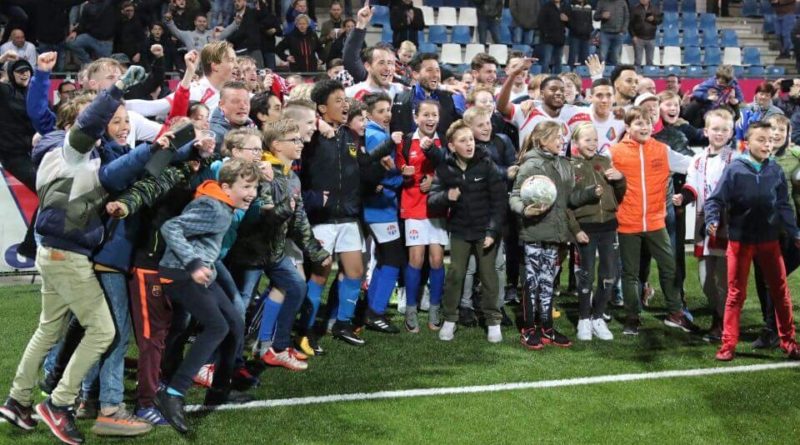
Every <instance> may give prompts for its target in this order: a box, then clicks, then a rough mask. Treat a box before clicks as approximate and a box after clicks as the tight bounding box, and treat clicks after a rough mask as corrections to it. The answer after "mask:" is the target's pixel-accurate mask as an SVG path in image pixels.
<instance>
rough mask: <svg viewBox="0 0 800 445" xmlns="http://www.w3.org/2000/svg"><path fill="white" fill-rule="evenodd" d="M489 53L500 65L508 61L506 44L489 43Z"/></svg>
mask: <svg viewBox="0 0 800 445" xmlns="http://www.w3.org/2000/svg"><path fill="white" fill-rule="evenodd" d="M489 55H490V56H492V57H494V58H495V59H497V62H498V63H499V64H500V65H505V64H506V62H508V45H502V44H499V45H498V44H494V45H489Z"/></svg>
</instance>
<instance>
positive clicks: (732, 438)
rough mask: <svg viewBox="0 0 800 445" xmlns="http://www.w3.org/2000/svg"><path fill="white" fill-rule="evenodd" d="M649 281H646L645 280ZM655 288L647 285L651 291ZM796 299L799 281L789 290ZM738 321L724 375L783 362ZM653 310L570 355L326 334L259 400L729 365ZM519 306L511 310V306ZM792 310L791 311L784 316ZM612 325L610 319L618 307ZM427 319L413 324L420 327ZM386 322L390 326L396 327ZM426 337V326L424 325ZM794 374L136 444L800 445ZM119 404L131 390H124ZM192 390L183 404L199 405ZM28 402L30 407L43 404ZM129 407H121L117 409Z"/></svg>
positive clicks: (154, 436) (377, 407) (2, 364)
mask: <svg viewBox="0 0 800 445" xmlns="http://www.w3.org/2000/svg"><path fill="white" fill-rule="evenodd" d="M687 263H688V264H687V267H688V270H689V271H690V273H689V275H690V277H689V278H688V279H687V281H686V289H687V295H688V298H689V305H690V307H691V308H693V309H694V310H693V314H694V315H695V321H696V323H698V324H699V325H700V326H702V327H708V326H709V324H710V315H709V313H708V311H707V310H705V309H704V308H705V306H706V302H705V297H703V295H702V293H701V292H700V290H699V285H698V283H697V279H696V274H695V270H696V269H695V267H696V265H695V262H694V261H693V260H692V259H688V261H687ZM652 278H656V277H655V274H653V277H652ZM653 282H657V281H656V280H653ZM790 289H792V291H793V292H794V297H795V298H797V297H798V294H800V278H798V276H797V274H795V276H793V277H792V279H791V280H790ZM748 295H749V296H750V298H748V301H747V304H746V306H745V311H744V314H743V317H742V326H743V335H742V340H741V342H740V344H739V348H738V351H739V354H738V355H737V359H736V360H735V361H734V362H733V365H747V364H760V363H772V362H776V361H782V360H784V358H783V354H782V353H781V352H780V351H778V350H775V351H766V352H760V351H753V350H752V349H751V348H750V346H749V342H750V341H751V340H753V339H754V338H755V337H756V335H757V334H758V330H759V329H760V327H761V313H760V309H759V306H758V299H757V297H756V294H755V290H754V289H753V286H752V285H751V286H750V290H749V292H748ZM37 297H38V289H37V288H36V287H34V286H18V287H7V288H0V313H2V314H3V321H4V323H2V324H0V338H3V339H4V341H3V346H4V348H2V350H1V351H0V376H1V377H0V394H6V393H7V392H8V387H9V385H10V383H11V380H12V378H13V375H14V371H15V369H16V365H17V363H18V361H19V359H20V356H21V353H22V350H23V349H24V347H25V344H26V343H27V341H28V339H29V337H30V335H31V334H32V333H33V331H34V330H35V327H36V320H37V316H38V312H39V300H38V298H37ZM556 303H557V306H559V307H560V308H561V310H562V312H563V313H564V315H563V316H562V317H561V318H560V319H558V320H556V326H557V328H559V329H560V330H561V331H562V332H564V333H565V334H567V335H568V336H570V338H572V339H573V340H574V335H575V328H574V324H575V322H576V317H577V301H576V299H575V298H574V297H569V296H567V297H560V298H559V299H557V301H556ZM662 304H663V299H662V298H661V297H660V293H659V294H657V297H656V299H655V301H654V305H655V307H654V308H653V309H651V310H650V311H648V312H646V313H645V314H644V316H643V321H644V325H643V329H642V330H641V333H640V335H639V337H636V338H630V337H624V336H623V335H622V332H621V330H622V326H621V324H620V323H619V321H614V322H612V323H611V324H610V328H611V330H612V332H613V333H614V335H615V337H616V338H615V340H614V341H613V342H601V341H599V340H594V341H592V342H577V341H575V345H574V346H573V347H572V348H570V349H560V348H554V347H549V348H545V350H543V351H533V352H529V351H526V350H525V349H523V348H522V347H521V346H520V345H519V342H518V334H517V332H516V330H515V329H514V328H507V329H504V330H503V333H504V336H505V338H504V341H503V343H502V344H500V345H490V344H488V343H487V342H486V340H485V332H484V331H483V330H482V329H479V328H472V329H463V328H462V329H459V330H458V331H457V332H456V338H455V340H454V341H453V342H451V343H443V342H440V341H439V340H438V338H437V336H436V334H435V333H432V332H430V331H428V330H427V329H426V328H424V327H423V329H422V332H421V333H420V334H417V335H411V334H407V333H402V334H399V335H395V336H390V335H383V334H378V333H374V332H370V331H367V333H366V334H365V338H366V340H367V345H366V347H364V348H355V347H351V346H348V345H345V344H344V343H341V342H336V341H333V340H331V339H330V337H325V338H324V339H322V341H321V343H322V345H323V347H325V348H326V350H327V352H328V354H327V355H325V356H324V357H319V358H312V359H311V361H310V366H309V369H308V371H305V372H301V373H291V372H288V371H285V370H283V369H277V368H270V369H267V370H266V371H265V372H264V373H263V374H262V375H261V380H262V385H261V387H260V388H257V389H255V390H254V395H255V396H256V397H257V398H258V399H282V398H291V397H304V396H316V395H329V394H343V393H348V394H349V393H358V392H375V391H384V390H402V389H416V388H437V387H451V386H471V385H487V384H496V383H509V382H528V381H539V380H553V379H564V378H572V377H589V376H597V375H609V374H624V373H641V372H652V371H662V370H675V369H693V368H708V367H717V366H731V365H726V364H721V363H719V362H716V361H714V360H713V357H714V353H715V351H716V346H713V345H709V344H707V343H705V342H703V341H702V339H701V337H700V336H699V335H689V334H684V333H682V332H678V331H676V330H673V329H669V328H667V327H665V326H664V325H663V324H662V323H661V318H660V315H661V314H662V313H663V310H662V309H663V307H661V305H662ZM515 309H516V308H515ZM795 310H797V306H795ZM615 312H616V315H618V316H620V317H621V316H622V312H621V310H615ZM423 318H424V317H423ZM400 320H401V319H400V317H395V322H398V323H399V322H400ZM423 326H424V325H423ZM798 376H800V371H798V369H796V368H792V369H784V370H773V371H761V372H756V373H744V374H727V375H715V376H703V377H689V378H671V379H661V380H653V381H637V382H624V383H604V384H597V385H589V386H578V387H564V388H549V389H528V390H518V391H508V392H497V393H485V394H471V395H447V396H433V397H421V398H410V399H393V400H377V401H360V402H343V403H332V404H324V405H307V406H293V407H280V408H267V409H251V410H241V411H224V412H213V413H209V412H204V413H198V414H192V415H190V416H189V422H190V427H191V428H192V433H191V434H190V435H189V436H186V437H181V436H179V435H178V434H177V433H175V432H174V431H173V430H172V429H171V428H169V427H163V428H157V429H156V430H155V431H154V432H153V433H151V434H149V435H148V436H145V437H141V438H139V439H136V442H137V443H148V444H149V443H153V444H160V443H168V442H171V443H215V444H219V443H231V442H234V441H241V440H249V441H251V442H253V443H320V444H322V443H325V444H328V443H342V444H351V443H358V442H362V443H421V442H428V441H431V440H435V441H439V442H443V443H457V442H458V443H488V442H499V443H524V442H531V441H536V442H540V443H541V442H544V443H570V442H590V443H598V442H611V441H617V442H631V441H637V440H639V441H641V440H648V441H655V442H657V443H663V442H690V443H754V442H766V443H795V442H796V440H797V437H798V435H800V427H798V426H797V425H798V421H800V408H798V406H797V404H796V403H795V402H794V398H793V396H792V395H793V394H797V392H798V391H800V379H798ZM126 384H127V390H128V391H127V394H126V398H130V397H131V396H132V395H133V385H134V382H133V381H132V380H131V379H127V381H126ZM202 397H203V392H202V391H200V390H198V389H193V390H192V391H191V392H190V394H189V399H188V402H189V403H200V402H201V401H202ZM40 399H41V398H40V397H37V401H38V400H40ZM128 404H129V407H130V406H131V405H132V401H131V400H128ZM91 424H92V423H91V422H90V421H80V422H79V423H78V425H79V427H80V428H81V430H82V431H83V432H84V433H85V434H86V435H87V439H88V441H89V442H90V443H113V442H118V440H117V439H101V438H98V437H96V436H93V435H92V434H91V433H90V432H89V428H90V426H91ZM54 442H55V438H53V436H52V435H51V434H50V433H49V431H47V428H46V426H44V425H40V426H39V427H38V428H37V429H36V432H34V433H31V434H24V433H21V432H17V431H16V430H12V427H11V426H9V425H7V424H6V425H0V443H14V444H20V445H21V444H39V443H54Z"/></svg>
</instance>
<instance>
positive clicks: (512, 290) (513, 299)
mask: <svg viewBox="0 0 800 445" xmlns="http://www.w3.org/2000/svg"><path fill="white" fill-rule="evenodd" d="M504 299H505V302H506V303H507V304H513V303H519V295H517V287H516V286H509V287H507V288H506V295H505V297H504Z"/></svg>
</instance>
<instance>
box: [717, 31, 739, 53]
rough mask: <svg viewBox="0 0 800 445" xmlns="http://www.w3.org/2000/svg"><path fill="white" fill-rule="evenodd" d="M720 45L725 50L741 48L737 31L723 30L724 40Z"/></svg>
mask: <svg viewBox="0 0 800 445" xmlns="http://www.w3.org/2000/svg"><path fill="white" fill-rule="evenodd" d="M720 43H721V46H722V47H723V48H727V47H732V48H736V47H737V46H739V36H737V35H736V31H734V30H732V29H723V30H722V39H721V42H720Z"/></svg>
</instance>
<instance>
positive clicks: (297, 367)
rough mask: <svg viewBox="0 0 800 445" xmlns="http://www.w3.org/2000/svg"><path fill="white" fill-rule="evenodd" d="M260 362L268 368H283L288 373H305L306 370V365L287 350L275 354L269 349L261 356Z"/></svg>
mask: <svg viewBox="0 0 800 445" xmlns="http://www.w3.org/2000/svg"><path fill="white" fill-rule="evenodd" d="M261 360H263V361H264V363H266V364H268V365H270V366H283V367H284V368H286V369H288V370H290V371H305V370H306V369H308V363H306V362H304V361H302V360H298V359H297V358H295V356H294V355H292V354H290V353H289V350H288V349H284V350H283V351H281V352H275V350H274V349H272V348H269V351H267V353H266V354H264V355H263V356H261Z"/></svg>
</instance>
